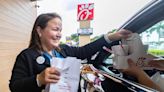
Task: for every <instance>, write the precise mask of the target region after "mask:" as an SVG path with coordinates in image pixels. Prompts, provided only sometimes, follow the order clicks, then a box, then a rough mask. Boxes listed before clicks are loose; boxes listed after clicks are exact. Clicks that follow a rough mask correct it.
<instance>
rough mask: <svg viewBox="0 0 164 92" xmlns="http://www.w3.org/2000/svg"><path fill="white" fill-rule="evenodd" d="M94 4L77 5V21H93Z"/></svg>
mask: <svg viewBox="0 0 164 92" xmlns="http://www.w3.org/2000/svg"><path fill="white" fill-rule="evenodd" d="M93 10H94V4H93V3H89V4H79V5H78V8H77V12H78V14H77V18H78V19H77V20H79V21H80V20H92V19H93Z"/></svg>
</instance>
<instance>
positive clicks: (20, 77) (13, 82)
mask: <svg viewBox="0 0 164 92" xmlns="http://www.w3.org/2000/svg"><path fill="white" fill-rule="evenodd" d="M28 60H29V59H27V58H25V56H24V55H23V54H19V55H18V56H17V59H16V62H15V64H14V67H13V70H12V76H11V79H10V84H9V87H10V90H11V92H39V91H41V88H40V87H38V85H37V82H36V75H31V74H30V73H29V72H30V70H31V69H29V66H30V65H29V62H28ZM31 66H32V65H31Z"/></svg>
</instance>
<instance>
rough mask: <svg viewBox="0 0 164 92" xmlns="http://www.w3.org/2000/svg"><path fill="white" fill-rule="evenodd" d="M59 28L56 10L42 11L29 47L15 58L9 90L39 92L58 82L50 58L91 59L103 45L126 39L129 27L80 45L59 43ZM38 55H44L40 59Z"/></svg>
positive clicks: (57, 75)
mask: <svg viewBox="0 0 164 92" xmlns="http://www.w3.org/2000/svg"><path fill="white" fill-rule="evenodd" d="M61 31H62V19H61V17H60V16H59V15H58V14H56V13H47V14H41V15H40V16H38V18H37V19H36V21H35V23H34V27H33V30H32V34H31V41H30V44H29V47H28V48H27V49H25V50H23V51H22V52H21V53H20V54H19V55H18V56H17V58H16V62H15V65H14V67H13V71H12V76H11V80H10V84H9V87H10V90H11V91H12V92H41V90H42V89H44V88H45V85H46V84H48V83H57V82H58V80H59V79H60V73H59V71H58V70H57V69H56V68H52V67H50V60H51V58H52V57H61V58H65V57H67V56H71V57H77V58H78V59H86V58H90V57H91V56H92V55H94V54H95V53H96V52H98V51H105V50H102V49H103V48H102V47H103V46H106V47H111V46H112V45H114V43H113V41H116V40H120V39H122V38H127V37H128V36H129V34H131V32H130V31H128V30H123V29H122V30H120V31H119V32H116V33H111V34H106V35H104V36H103V37H101V38H100V39H98V40H97V41H95V42H92V43H90V44H87V45H85V46H82V47H70V46H67V45H59V43H60V38H61V35H62V34H61ZM39 57H43V58H44V59H45V61H44V59H43V58H42V59H40V58H39Z"/></svg>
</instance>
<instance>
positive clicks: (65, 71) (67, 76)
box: [45, 57, 81, 92]
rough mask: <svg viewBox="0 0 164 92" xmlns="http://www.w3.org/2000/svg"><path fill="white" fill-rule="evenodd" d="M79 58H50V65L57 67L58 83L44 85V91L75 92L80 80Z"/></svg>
mask: <svg viewBox="0 0 164 92" xmlns="http://www.w3.org/2000/svg"><path fill="white" fill-rule="evenodd" d="M80 65H81V60H80V59H77V58H75V57H67V58H52V61H51V67H56V68H57V69H59V71H60V73H61V75H60V80H59V81H58V83H51V84H49V85H46V90H45V91H46V92H77V91H78V86H79V80H80Z"/></svg>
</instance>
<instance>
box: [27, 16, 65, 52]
mask: <svg viewBox="0 0 164 92" xmlns="http://www.w3.org/2000/svg"><path fill="white" fill-rule="evenodd" d="M53 18H59V19H61V17H60V16H59V15H58V14H57V13H45V14H41V15H39V16H38V17H37V19H36V21H35V23H34V26H33V29H32V33H31V39H30V44H29V48H35V49H37V50H39V51H43V48H42V46H41V41H40V38H39V35H38V32H37V27H40V28H41V29H44V28H46V26H47V23H48V21H50V20H52V19H53ZM61 20H62V19H61Z"/></svg>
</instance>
